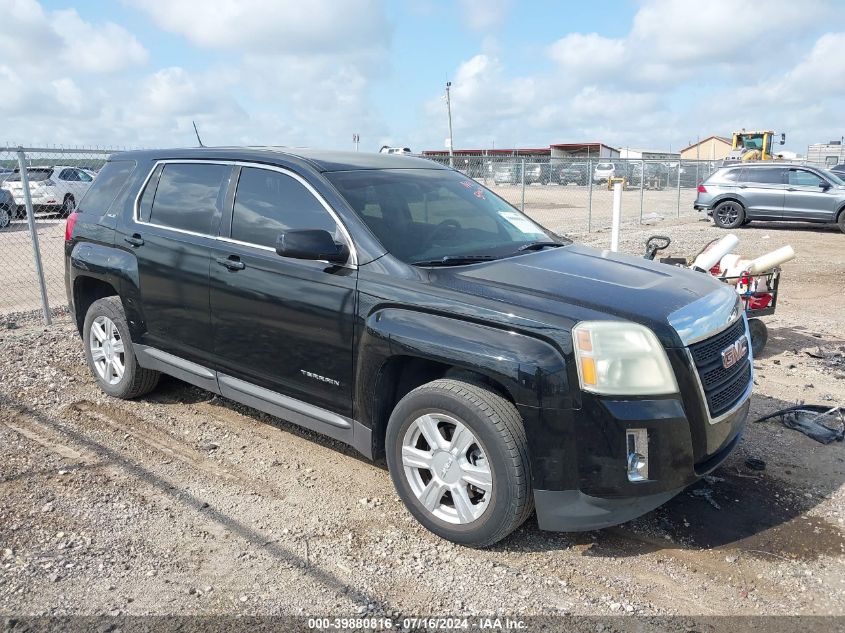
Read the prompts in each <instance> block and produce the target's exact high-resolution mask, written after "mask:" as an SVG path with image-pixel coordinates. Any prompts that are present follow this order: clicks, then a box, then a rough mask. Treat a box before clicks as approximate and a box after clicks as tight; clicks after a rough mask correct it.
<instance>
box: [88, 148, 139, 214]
mask: <svg viewBox="0 0 845 633" xmlns="http://www.w3.org/2000/svg"><path fill="white" fill-rule="evenodd" d="M133 169H135V161H134V160H113V161H109V162H108V163H106V164H105V166H104V167H103V169H102V170H100V174H99V175H98V176H97V178H96V180H95V181H94V184H92V185H91V187H90V188H89V189H88V191H87V193H86V194H85V196H84V197H83V198H82V201H81V202H80V203H79V210H78V211H79V213H92V214H96V215H100V216H103V215H105V214H106V213H107V212H108V210H109V208H110V207H111V205H112V202H114V199H115V198H117V194H118V193H120V190H121V189H123V187H124V185H125V184H126V181H127V180H128V179H129V174H131V173H132V170H133Z"/></svg>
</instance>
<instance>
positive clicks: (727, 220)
mask: <svg viewBox="0 0 845 633" xmlns="http://www.w3.org/2000/svg"><path fill="white" fill-rule="evenodd" d="M716 216H717V217H718V218H719V221H720V222H721V223H722V224H724V225H727V226H729V225H731V224H734V223H735V222H736V219H737V218H738V217H739V207H738V206H737V205H736V204H734V203H732V202H725V203H722V204H721V205H719V208H718V209H716Z"/></svg>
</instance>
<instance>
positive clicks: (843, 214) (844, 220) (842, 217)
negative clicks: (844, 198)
mask: <svg viewBox="0 0 845 633" xmlns="http://www.w3.org/2000/svg"><path fill="white" fill-rule="evenodd" d="M836 223H837V224H838V225H839V230H840V231H842V232H843V233H845V209H842V211H840V212H839V220H838V221H837V222H836Z"/></svg>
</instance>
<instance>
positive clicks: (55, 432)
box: [0, 218, 845, 616]
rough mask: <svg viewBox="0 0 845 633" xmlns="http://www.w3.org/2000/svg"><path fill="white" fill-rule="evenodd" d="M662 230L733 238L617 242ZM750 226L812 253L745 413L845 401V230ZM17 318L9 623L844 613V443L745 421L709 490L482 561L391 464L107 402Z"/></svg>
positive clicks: (7, 536) (239, 413) (683, 243)
mask: <svg viewBox="0 0 845 633" xmlns="http://www.w3.org/2000/svg"><path fill="white" fill-rule="evenodd" d="M547 223H548V224H549V225H550V226H551V228H555V226H554V225H553V223H551V222H547ZM651 233H664V234H667V235H669V236H671V237H672V238H673V240H675V245H673V247H672V248H671V249H670V252H671V253H672V254H676V255H681V254H683V255H692V254H694V253H695V252H696V251H697V250H698V248H700V247H701V246H702V245H703V244H704V243H705V242H706V241H708V240H709V239H711V237H718V236H721V235H724V232H722V231H718V230H716V229H713V228H711V227H709V225H708V224H706V223H704V222H698V221H696V220H695V219H689V218H688V219H686V220H685V221H683V222H679V221H672V222H660V223H658V224H657V225H655V226H651V227H634V226H629V227H627V228H626V230H625V231H624V232H623V240H622V248H623V250H627V251H629V252H632V253H639V252H640V251H641V249H642V244H643V242H644V240H645V237H646V236H647V235H650V234H651ZM738 235H739V236H740V238H741V246H742V252H743V253H748V254H752V255H753V254H757V253H762V252H765V251H768V250H772V249H774V248H776V247H778V246H781V245H783V244H786V243H791V244H792V245H793V246H794V247H795V249H796V251H798V253H799V259H797V260H796V261H794V262H792V263H790V264H787V265H786V267H785V274H784V281H783V284H782V289H781V292H782V298H781V301H780V303H779V306H778V312H777V314H776V315H774V316H772V317H768V318H767V319H766V320H767V323H768V324H769V327H770V341H769V347H768V348H767V350H766V352H765V353H764V354H763V355H762V357H761V358H759V359H756V360H755V365H756V366H757V369H758V371H757V379H756V383H757V387H756V391H755V394H754V396H753V400H752V411H751V415H752V419H756V418H757V417H759V416H761V415H763V414H765V413H768V412H771V411H774V410H776V409H779V408H782V407H784V406H788V405H789V404H792V403H794V402H796V401H801V400H806V401H807V402H813V403H822V404H824V403H830V404H831V405H833V404H834V403H843V402H845V353H843V352H845V340H843V336H845V334H843V333H844V332H845V309H843V307H845V300H843V297H842V294H841V291H842V283H841V279H842V272H843V270H845V255H843V253H845V250H843V248H842V246H843V244H845V235H841V234H840V233H839V232H838V231H836V230H832V229H831V230H828V229H827V228H825V227H816V228H805V227H794V226H788V225H782V226H781V225H768V226H765V227H763V226H759V227H758V226H757V225H755V224H752V225H750V227H749V228H746V229H743V230H741V231H739V232H738ZM573 237H575V238H576V239H578V240H579V241H584V242H588V243H591V244H593V245H596V246H604V245H606V244H607V243H608V242H609V233H607V232H599V233H594V234H590V235H573ZM3 318H4V319H5V321H4V322H2V323H0V326H2V330H0V498H2V500H3V502H2V504H0V614H5V615H12V614H17V615H21V614H31V615H62V614H111V615H119V614H261V615H275V614H286V615H301V614H321V615H325V614H333V615H340V616H350V615H356V614H395V613H402V614H467V615H470V614H479V613H483V614H521V615H528V614H562V613H567V614H596V615H609V614H631V613H633V614H646V615H685V614H699V615H717V614H718V615H760V614H775V615H781V614H834V615H845V540H843V530H845V525H843V523H844V522H845V488H843V481H845V457H844V456H843V444H842V443H840V442H835V443H833V444H829V445H822V444H819V443H816V442H814V441H812V440H810V439H809V438H807V437H805V436H803V435H801V434H800V433H798V432H796V431H792V430H788V429H786V428H784V427H782V426H781V425H779V424H778V423H774V422H765V423H759V424H754V423H752V424H749V427H748V430H747V433H746V436H745V438H744V440H743V442H742V443H741V445H740V446H739V448H738V449H737V450H736V451H735V452H734V453H733V454H732V455H731V457H730V458H729V459H728V460H727V462H726V463H725V464H724V465H723V466H722V467H721V468H719V469H718V470H717V471H716V472H715V473H713V475H712V476H710V477H708V478H706V480H704V481H702V482H701V483H700V484H698V485H696V486H694V487H693V488H692V489H690V490H688V491H686V492H684V493H682V494H681V495H679V496H678V497H677V498H676V499H674V500H672V501H671V502H669V503H668V504H666V505H665V506H664V507H662V508H660V509H658V510H656V511H654V512H652V513H650V514H648V515H646V516H645V517H642V518H641V519H638V520H636V521H634V522H631V523H628V524H625V525H622V526H619V527H616V528H612V529H607V530H602V531H596V532H590V533H582V534H552V533H544V532H540V531H539V530H538V529H537V525H536V521H535V520H534V519H533V518H532V519H530V520H529V521H528V522H527V523H526V524H525V525H524V526H523V527H522V528H521V529H519V530H517V531H516V532H515V533H514V534H513V535H511V536H510V537H509V538H507V539H506V540H505V541H503V542H501V543H500V544H498V545H497V546H495V547H493V548H491V549H488V550H472V549H466V548H462V547H459V546H455V545H452V544H450V543H447V542H444V541H441V540H439V539H437V538H436V537H434V536H433V535H431V534H429V533H428V532H426V531H425V530H424V529H423V528H421V527H420V526H419V525H418V524H417V523H416V522H415V521H413V520H412V518H411V516H410V515H409V514H408V513H407V512H406V511H405V510H404V508H403V506H402V505H401V503H400V501H399V499H398V498H397V496H396V494H395V493H394V491H393V488H392V485H391V483H390V479H389V476H388V473H387V471H386V469H385V467H384V465H383V464H372V463H369V462H367V461H366V460H363V459H361V458H359V457H358V456H356V454H354V453H353V452H352V451H351V450H350V449H347V448H345V447H343V446H341V445H340V444H337V443H335V442H333V441H331V440H327V439H325V438H321V437H318V436H316V435H314V434H312V433H310V432H308V431H304V430H301V429H299V428H297V427H294V426H292V425H289V424H287V423H285V422H283V421H280V420H277V419H273V418H270V417H269V416H266V415H264V414H261V413H258V412H256V411H254V410H251V409H249V408H246V407H242V406H240V405H237V404H235V403H232V402H229V401H226V400H224V399H221V398H219V397H214V396H212V394H209V393H207V392H203V391H201V390H199V389H195V388H193V387H190V386H188V385H185V384H183V383H180V382H178V381H176V380H170V379H165V380H163V381H162V383H161V385H160V386H159V388H158V389H157V390H156V391H155V392H154V393H153V394H151V395H150V396H148V397H146V398H144V399H142V400H140V401H137V402H123V401H118V400H113V399H110V398H108V397H105V396H104V395H102V394H101V393H100V392H99V391H98V390H97V389H96V388H95V386H94V382H93V380H92V379H91V378H90V376H89V374H88V370H87V368H86V366H85V363H84V359H83V355H82V351H81V345H80V341H79V339H78V337H77V335H76V332H75V330H74V328H73V326H72V325H71V324H70V323H69V321H68V319H67V317H66V316H65V317H64V318H60V319H59V321H58V325H56V326H54V327H52V328H49V329H45V328H44V327H42V326H40V325H38V323H37V321H36V320H34V318H28V317H25V316H23V315H8V316H6V317H3ZM811 354H812V355H811ZM749 458H757V459H762V460H764V461H765V463H766V468H765V470H763V471H759V470H754V469H751V468H750V467H749V466H747V464H746V460H747V459H749Z"/></svg>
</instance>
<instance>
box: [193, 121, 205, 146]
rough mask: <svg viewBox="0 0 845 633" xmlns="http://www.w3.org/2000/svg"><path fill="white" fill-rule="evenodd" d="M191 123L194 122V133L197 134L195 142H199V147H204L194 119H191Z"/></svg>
mask: <svg viewBox="0 0 845 633" xmlns="http://www.w3.org/2000/svg"><path fill="white" fill-rule="evenodd" d="M191 123H193V124H194V134H196V135H197V143H199V144H200V147H205V145H203V144H202V139H201V138H200V133H199V130H197V124H196V121H191Z"/></svg>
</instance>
